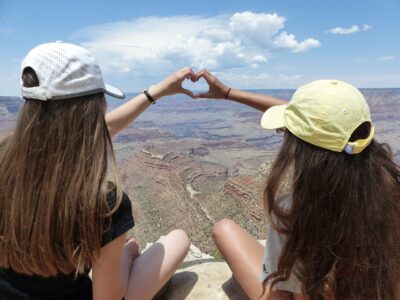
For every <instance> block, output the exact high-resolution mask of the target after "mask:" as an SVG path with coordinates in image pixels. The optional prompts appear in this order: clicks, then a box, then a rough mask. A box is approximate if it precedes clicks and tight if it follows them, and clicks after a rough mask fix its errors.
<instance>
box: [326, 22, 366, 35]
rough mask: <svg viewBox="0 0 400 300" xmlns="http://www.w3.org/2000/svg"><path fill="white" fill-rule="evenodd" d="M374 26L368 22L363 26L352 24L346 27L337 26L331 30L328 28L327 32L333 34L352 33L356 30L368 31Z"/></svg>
mask: <svg viewBox="0 0 400 300" xmlns="http://www.w3.org/2000/svg"><path fill="white" fill-rule="evenodd" d="M372 28H373V27H372V26H370V25H368V24H364V25H362V26H358V25H352V26H351V27H349V28H344V27H335V28H331V29H329V30H327V31H326V32H327V33H332V34H352V33H356V32H360V31H361V30H362V31H368V30H371V29H372Z"/></svg>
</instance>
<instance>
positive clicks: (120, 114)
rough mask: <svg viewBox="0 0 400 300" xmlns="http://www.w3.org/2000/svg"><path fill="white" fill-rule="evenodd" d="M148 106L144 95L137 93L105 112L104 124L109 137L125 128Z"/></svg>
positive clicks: (148, 103)
mask: <svg viewBox="0 0 400 300" xmlns="http://www.w3.org/2000/svg"><path fill="white" fill-rule="evenodd" d="M149 106H150V102H149V100H148V99H147V98H146V95H144V94H143V93H142V94H139V95H137V96H136V97H134V98H132V99H131V100H129V101H128V102H126V103H124V104H123V105H121V106H119V107H117V108H116V109H114V110H112V111H111V112H109V113H107V114H106V124H107V127H108V131H109V132H110V135H111V137H114V136H115V135H116V134H117V133H119V132H120V131H121V130H122V129H124V128H126V127H127V126H128V125H129V124H130V123H131V122H132V121H133V120H135V119H136V118H137V117H138V116H139V115H140V114H141V113H142V112H144V111H145V110H146V108H148V107H149Z"/></svg>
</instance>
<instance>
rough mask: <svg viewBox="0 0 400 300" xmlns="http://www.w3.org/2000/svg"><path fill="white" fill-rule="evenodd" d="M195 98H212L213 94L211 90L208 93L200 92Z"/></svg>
mask: <svg viewBox="0 0 400 300" xmlns="http://www.w3.org/2000/svg"><path fill="white" fill-rule="evenodd" d="M194 96H195V98H211V94H210V93H209V92H207V93H198V94H196V95H194Z"/></svg>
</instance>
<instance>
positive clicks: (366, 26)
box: [362, 24, 373, 31]
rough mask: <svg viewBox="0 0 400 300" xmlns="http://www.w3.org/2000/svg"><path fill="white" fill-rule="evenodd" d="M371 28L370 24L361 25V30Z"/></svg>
mask: <svg viewBox="0 0 400 300" xmlns="http://www.w3.org/2000/svg"><path fill="white" fill-rule="evenodd" d="M372 28H373V27H372V26H369V25H368V24H364V25H363V27H362V30H363V31H368V30H371V29H372Z"/></svg>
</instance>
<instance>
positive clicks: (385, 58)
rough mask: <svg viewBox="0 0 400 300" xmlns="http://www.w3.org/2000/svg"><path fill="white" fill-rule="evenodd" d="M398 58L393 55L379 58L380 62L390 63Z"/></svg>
mask: <svg viewBox="0 0 400 300" xmlns="http://www.w3.org/2000/svg"><path fill="white" fill-rule="evenodd" d="M395 58H396V57H395V56H393V55H387V56H381V57H379V58H378V60H379V61H390V60H393V59H395Z"/></svg>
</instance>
